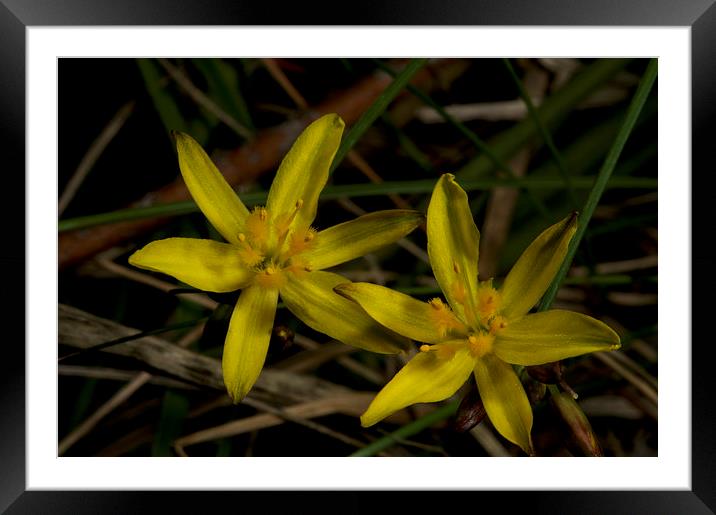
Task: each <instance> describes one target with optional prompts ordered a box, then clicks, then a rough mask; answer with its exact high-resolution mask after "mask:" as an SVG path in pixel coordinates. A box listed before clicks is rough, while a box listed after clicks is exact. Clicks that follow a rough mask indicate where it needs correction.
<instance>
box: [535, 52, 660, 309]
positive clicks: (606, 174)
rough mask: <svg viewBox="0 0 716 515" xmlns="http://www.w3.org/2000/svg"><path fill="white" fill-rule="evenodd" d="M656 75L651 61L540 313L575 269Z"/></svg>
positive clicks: (551, 301) (655, 69)
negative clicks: (594, 218) (590, 225)
mask: <svg viewBox="0 0 716 515" xmlns="http://www.w3.org/2000/svg"><path fill="white" fill-rule="evenodd" d="M656 75H657V60H656V59H652V60H651V61H649V65H648V66H647V67H646V71H645V72H644V76H643V77H642V79H641V81H640V82H639V86H638V87H637V90H636V93H634V98H632V101H631V103H630V104H629V107H628V109H627V112H626V116H625V118H624V122H623V123H622V126H621V128H620V129H619V133H618V134H617V137H616V139H615V140H614V143H613V144H612V146H611V148H610V149H609V153H608V154H607V157H606V159H605V160H604V164H603V165H602V168H601V170H599V174H598V175H597V178H596V180H595V181H594V186H593V187H592V190H591V191H590V193H589V197H588V198H587V202H586V203H585V204H584V209H583V210H582V213H581V216H580V220H579V225H578V226H577V232H576V233H575V235H574V237H573V238H572V241H571V242H570V244H569V249H568V250H567V255H566V256H565V258H564V261H563V262H562V266H561V267H560V269H559V271H558V272H557V275H556V276H555V278H554V280H553V281H552V283H551V284H550V286H549V288H548V289H547V292H546V293H545V295H544V297H543V298H542V302H541V304H540V306H539V310H540V311H544V310H546V309H549V308H550V307H551V306H552V303H553V302H554V298H555V297H556V295H557V290H559V287H560V285H561V284H562V281H563V280H564V278H565V277H566V275H567V271H568V270H569V267H570V266H571V265H572V260H573V259H574V254H575V253H576V251H577V248H578V247H579V244H580V242H581V241H582V238H583V237H584V232H585V230H586V229H587V225H588V224H589V221H590V220H591V218H592V215H593V214H594V210H595V209H596V207H597V205H598V204H599V200H600V199H601V198H602V193H604V190H605V188H606V187H607V183H608V182H609V178H610V177H611V175H612V172H613V171H614V167H615V166H616V164H617V160H618V159H619V156H620V155H621V152H622V150H623V149H624V145H625V144H626V142H627V140H628V139H629V135H630V134H631V131H632V129H633V128H634V124H635V123H636V120H637V118H639V114H640V113H641V110H642V107H644V104H645V103H646V99H647V98H648V97H649V92H650V91H651V88H652V86H653V85H654V81H655V80H656Z"/></svg>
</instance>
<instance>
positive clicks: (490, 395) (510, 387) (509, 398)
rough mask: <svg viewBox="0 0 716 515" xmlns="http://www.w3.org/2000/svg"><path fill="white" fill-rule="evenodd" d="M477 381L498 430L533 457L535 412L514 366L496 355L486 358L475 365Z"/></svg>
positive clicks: (483, 400)
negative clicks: (533, 415)
mask: <svg viewBox="0 0 716 515" xmlns="http://www.w3.org/2000/svg"><path fill="white" fill-rule="evenodd" d="M475 380H476V381H477V389H478V391H479V392H480V397H481V398H482V402H483V404H484V405H485V411H487V416H488V417H490V422H492V425H493V426H495V429H497V431H498V432H499V433H500V434H501V435H502V436H504V437H505V438H507V439H508V440H509V441H510V442H512V443H514V444H517V445H519V446H520V447H522V450H524V451H525V452H526V453H527V454H532V438H531V436H530V433H531V431H532V408H531V407H530V403H529V401H528V400H527V394H525V390H524V388H522V383H520V380H519V378H518V377H517V374H516V373H515V371H514V370H513V369H512V366H511V365H510V364H508V363H505V362H504V361H502V360H501V359H500V358H498V357H497V356H495V355H494V354H492V353H489V354H486V355H485V356H483V357H482V358H480V359H478V360H477V362H476V364H475Z"/></svg>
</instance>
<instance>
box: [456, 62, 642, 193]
mask: <svg viewBox="0 0 716 515" xmlns="http://www.w3.org/2000/svg"><path fill="white" fill-rule="evenodd" d="M629 61H630V60H629V59H599V60H597V61H595V62H593V63H592V64H590V65H588V66H585V67H584V69H583V70H582V71H581V72H579V73H578V74H576V75H575V76H574V77H573V78H572V80H570V81H569V83H568V84H567V85H565V86H564V87H563V88H561V89H560V90H559V91H557V92H556V93H554V94H552V95H550V96H549V97H547V98H545V99H544V101H543V102H542V104H541V105H540V106H539V109H538V112H539V116H540V120H542V122H544V124H545V125H546V126H547V127H550V128H554V127H555V126H556V125H557V124H558V123H559V122H560V121H561V120H562V119H563V118H564V117H565V116H566V115H567V113H569V112H570V111H571V110H572V109H573V108H574V106H575V105H577V104H578V103H579V102H581V101H582V100H584V99H585V98H586V97H587V96H589V94H590V93H592V92H593V91H595V90H596V89H597V88H598V87H599V86H601V85H602V84H604V83H605V82H606V81H607V80H609V79H610V78H612V77H613V76H614V75H615V74H616V73H617V72H619V71H620V70H622V69H623V68H624V67H625V66H626V65H627V64H628V63H629ZM534 136H535V126H534V123H532V121H531V120H523V121H521V122H520V123H518V124H516V125H514V126H513V127H511V128H509V129H507V130H505V131H502V132H501V133H499V134H497V135H496V136H495V137H493V138H491V139H490V141H489V142H488V144H489V145H490V148H491V149H492V151H493V152H494V153H495V154H496V155H498V156H499V157H500V158H501V159H509V158H510V157H511V156H513V155H514V154H515V153H516V152H518V151H519V150H520V149H521V148H522V147H523V146H524V145H525V144H526V143H527V142H529V141H531V140H532V139H533V138H534ZM493 168H494V162H493V160H492V159H491V158H490V157H489V156H487V155H479V156H477V157H476V158H475V159H473V160H472V161H470V162H469V163H467V164H466V165H465V166H463V167H462V168H461V169H460V170H458V171H457V172H455V175H456V176H457V178H458V179H459V180H460V181H464V180H465V179H475V178H478V177H484V176H485V175H487V174H488V173H490V172H491V171H492V169H493ZM461 183H462V182H461Z"/></svg>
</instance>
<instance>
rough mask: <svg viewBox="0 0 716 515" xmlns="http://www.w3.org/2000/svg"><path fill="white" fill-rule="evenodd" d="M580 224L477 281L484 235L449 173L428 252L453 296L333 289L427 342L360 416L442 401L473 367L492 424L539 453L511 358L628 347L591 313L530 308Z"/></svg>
mask: <svg viewBox="0 0 716 515" xmlns="http://www.w3.org/2000/svg"><path fill="white" fill-rule="evenodd" d="M576 226H577V217H576V214H575V215H571V216H568V217H567V218H565V219H564V220H562V221H561V222H558V223H557V224H555V225H553V226H551V227H549V228H548V229H547V230H545V231H544V232H543V233H542V234H540V235H539V236H538V237H537V238H536V239H535V240H534V241H533V242H532V243H531V244H530V246H529V247H528V248H527V250H525V251H524V253H523V254H522V256H521V257H520V258H519V259H518V260H517V263H515V265H514V267H513V268H512V270H511V271H510V273H509V274H508V275H507V277H506V278H505V281H504V283H503V284H502V287H501V288H500V289H499V290H496V289H495V288H493V286H492V281H491V280H489V281H483V282H479V281H478V278H477V259H478V246H479V242H480V233H479V232H478V230H477V227H476V226H475V222H474V221H473V219H472V214H471V212H470V207H469V205H468V202H467V195H466V194H465V191H464V190H463V189H462V188H461V187H460V186H459V185H458V184H457V183H456V182H455V180H454V176H453V175H451V174H445V175H443V176H442V177H441V178H440V180H439V181H438V183H437V185H436V186H435V189H434V191H433V194H432V198H431V200H430V205H429V207H428V220H427V228H428V254H429V255H430V263H431V265H432V268H433V272H434V274H435V278H436V279H437V282H438V284H439V285H440V288H441V289H442V291H443V293H444V294H445V298H446V299H447V302H448V303H447V304H445V303H443V302H442V301H441V300H440V299H433V300H431V301H429V302H427V303H426V302H420V301H418V300H416V299H413V298H412V297H409V296H407V295H404V294H402V293H398V292H395V291H393V290H391V289H389V288H385V287H382V286H378V285H374V284H367V283H349V284H343V285H339V286H338V287H336V289H335V291H336V292H338V293H340V294H341V295H344V296H345V297H347V298H350V299H352V300H354V301H355V302H357V303H358V304H360V306H361V307H362V308H363V309H365V310H366V311H367V312H368V314H370V315H371V316H372V317H373V318H374V319H375V320H376V321H378V322H380V323H381V324H383V325H384V326H386V327H388V328H390V329H392V330H393V331H395V332H397V333H399V334H402V335H405V336H407V337H409V338H412V339H413V340H416V341H418V342H424V345H422V346H421V347H420V351H421V352H419V353H418V354H417V355H416V356H415V357H414V358H413V359H411V360H410V361H409V362H408V363H407V364H406V365H405V367H403V368H402V369H401V370H400V371H399V372H398V373H397V374H396V375H395V377H394V378H393V379H392V380H391V381H390V382H389V383H388V384H387V385H386V386H385V387H384V388H383V389H382V390H381V391H380V392H379V393H378V395H377V396H376V397H375V399H374V400H373V402H372V403H371V404H370V406H369V407H368V409H367V410H366V412H365V413H364V414H363V415H362V416H361V423H362V424H363V426H364V427H368V426H371V425H373V424H375V423H376V422H378V421H380V420H382V419H383V418H385V417H387V416H388V415H390V414H391V413H393V412H395V411H397V410H399V409H402V408H404V407H406V406H409V405H411V404H415V403H418V402H437V401H441V400H444V399H446V398H448V397H450V396H451V395H453V394H454V393H455V392H456V391H457V390H458V389H459V388H460V387H461V386H462V385H463V384H464V383H465V381H467V380H468V378H469V377H470V374H471V373H473V374H474V375H475V379H476V381H477V387H478V390H479V391H480V396H481V397H482V401H483V403H484V405H485V409H486V411H487V414H488V416H489V417H490V420H491V421H492V424H493V425H494V426H495V428H496V429H497V430H498V431H499V432H500V434H502V435H503V436H504V437H505V438H507V439H508V440H510V441H511V442H513V443H515V444H517V445H519V446H520V447H522V449H523V450H524V451H525V452H527V453H530V454H531V453H532V441H531V437H530V432H531V430H532V410H531V408H530V404H529V401H528V400H527V396H526V394H525V391H524V389H523V387H522V384H521V383H520V380H519V378H518V377H517V374H516V373H515V371H514V369H513V368H512V365H511V364H517V365H539V364H543V363H547V362H550V361H557V360H560V359H564V358H569V357H572V356H577V355H580V354H584V353H587V352H594V351H603V350H614V349H618V348H619V347H620V343H619V336H618V335H617V334H616V333H615V332H614V331H612V330H611V329H610V328H609V327H608V326H606V325H605V324H603V323H602V322H600V321H599V320H596V319H594V318H592V317H588V316H586V315H582V314H580V313H574V312H571V311H562V310H557V309H555V310H550V311H544V312H541V313H534V314H528V312H529V310H530V309H531V308H532V307H533V306H534V305H535V304H536V303H537V301H538V300H539V299H540V297H541V296H542V295H543V294H544V292H545V290H546V289H547V287H548V286H549V284H550V282H551V281H552V279H553V278H554V276H555V274H556V272H557V269H558V268H559V267H560V265H561V263H562V261H563V259H564V256H565V254H566V252H567V247H568V245H569V241H570V240H571V239H572V236H574V233H575V231H576Z"/></svg>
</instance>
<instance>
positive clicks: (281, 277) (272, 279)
mask: <svg viewBox="0 0 716 515" xmlns="http://www.w3.org/2000/svg"><path fill="white" fill-rule="evenodd" d="M255 277H256V282H257V283H258V284H259V286H262V287H264V288H280V287H282V286H283V285H284V284H286V274H284V273H283V271H282V270H281V269H279V268H275V267H273V266H268V267H266V268H265V269H264V270H262V271H261V272H259V273H258V274H256V276H255Z"/></svg>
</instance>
